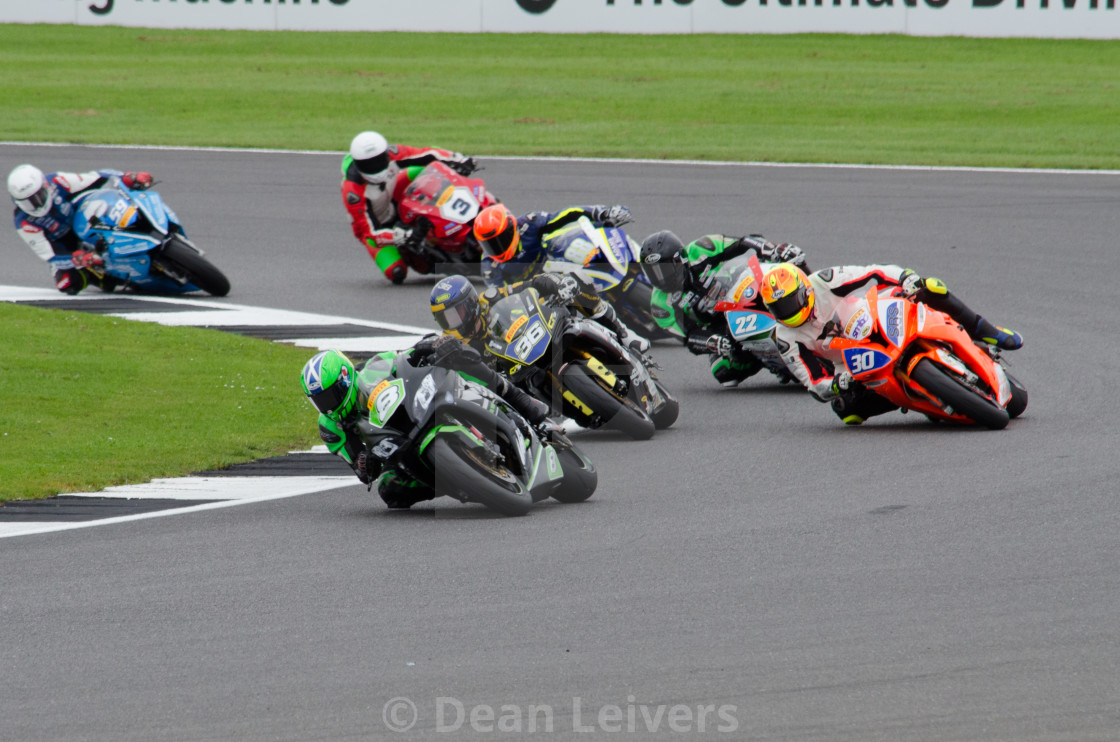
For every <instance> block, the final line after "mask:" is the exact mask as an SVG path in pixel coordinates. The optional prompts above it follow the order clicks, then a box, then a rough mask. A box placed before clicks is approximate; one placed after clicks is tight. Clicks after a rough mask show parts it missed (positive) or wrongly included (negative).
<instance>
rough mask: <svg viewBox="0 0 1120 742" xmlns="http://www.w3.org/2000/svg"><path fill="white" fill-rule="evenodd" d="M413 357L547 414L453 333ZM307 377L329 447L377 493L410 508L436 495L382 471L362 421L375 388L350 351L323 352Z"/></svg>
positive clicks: (540, 416)
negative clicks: (364, 380) (364, 381)
mask: <svg viewBox="0 0 1120 742" xmlns="http://www.w3.org/2000/svg"><path fill="white" fill-rule="evenodd" d="M375 357H379V358H382V359H386V360H392V359H393V358H395V357H396V354H395V353H391V352H386V353H381V354H380V355H379V356H375ZM407 360H408V362H409V363H411V364H412V365H414V366H418V365H421V364H425V363H426V364H428V365H432V366H439V367H441V368H446V369H448V370H452V371H457V372H459V373H462V374H463V375H465V376H469V377H471V378H472V379H473V380H476V381H478V382H480V383H482V384H483V385H485V386H486V387H487V388H489V389H490V390H492V391H494V392H495V393H497V394H498V395H500V396H501V397H503V398H504V399H505V400H506V401H507V402H509V404H510V405H511V406H512V407H513V408H514V409H515V410H517V412H519V413H520V414H521V416H522V417H524V418H525V419H526V420H528V421H529V423H531V424H533V425H540V424H541V423H543V422H544V421H545V419H546V418H547V415H548V405H546V404H544V403H543V402H539V401H537V400H536V399H533V398H532V397H530V396H529V395H528V394H525V393H524V392H522V391H521V390H520V389H518V388H517V387H515V386H513V385H512V384H510V383H509V381H507V380H506V379H505V377H503V376H500V375H499V374H496V373H494V371H493V370H492V369H490V368H489V367H488V366H487V365H486V364H485V363H483V362H482V357H481V355H479V353H478V351H476V350H474V349H473V348H471V347H469V346H467V345H465V344H464V343H461V342H459V341H458V340H456V339H455V338H453V337H450V336H447V335H443V336H439V335H435V334H434V333H433V334H432V335H429V336H428V337H425V338H424V339H422V340H420V342H418V343H417V344H416V345H414V346H413V347H412V348H411V349H410V352H409V354H408V357H407ZM301 380H302V383H303V392H304V394H306V395H307V397H308V399H310V400H311V403H312V404H313V405H314V406H315V408H316V409H317V410H318V411H319V437H320V438H322V440H323V442H324V443H326V445H327V449H328V450H329V451H330V452H331V453H333V454H335V455H336V456H339V457H340V458H341V459H342V460H343V461H345V462H346V463H347V464H349V465H350V468H351V469H353V470H354V474H355V475H356V476H357V477H358V479H359V480H361V482H362V483H363V484H366V485H368V486H370V487H372V486H373V484H374V483H375V482H376V484H377V492H378V494H379V495H381V499H382V500H384V501H385V504H386V505H388V506H389V507H390V508H394V509H397V508H400V509H407V508H410V507H412V506H413V505H415V504H416V503H418V502H421V501H423V500H431V499H433V498H434V497H435V493H434V492H433V491H432V490H431V488H429V487H426V486H424V485H422V484H421V483H419V482H417V481H415V480H414V479H411V478H408V477H407V476H405V475H404V474H402V473H401V472H398V471H397V470H395V469H389V470H386V471H381V460H380V459H378V458H377V457H376V456H374V455H372V454H371V453H369V451H367V450H366V448H365V445H364V444H363V443H362V440H361V437H360V435H359V433H358V421H359V420H360V419H361V418H362V417H363V416H365V415H366V414H367V413H366V409H367V405H368V402H369V391H370V390H369V389H364V388H362V387H361V385H360V384H358V375H357V373H356V370H355V367H354V363H353V362H352V361H351V360H350V359H349V358H348V357H347V356H346V355H345V354H344V353H342V352H341V351H338V350H325V351H322V352H321V353H317V354H316V355H315V356H313V357H312V358H311V359H310V360H309V361H308V362H307V363H306V364H304V367H303V371H302V373H301Z"/></svg>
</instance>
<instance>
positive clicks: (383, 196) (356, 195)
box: [342, 131, 476, 283]
mask: <svg viewBox="0 0 1120 742" xmlns="http://www.w3.org/2000/svg"><path fill="white" fill-rule="evenodd" d="M436 160H438V161H440V162H443V163H446V164H447V165H448V166H449V167H451V168H452V169H454V170H456V171H457V172H459V173H460V174H462V175H469V174H470V173H472V172H474V170H475V168H476V164H475V161H474V159H473V158H470V157H467V156H466V155H463V154H460V153H459V152H452V151H451V150H446V149H437V148H435V147H410V146H407V145H404V144H389V142H388V141H386V139H385V137H383V136H382V135H381V134H379V133H377V132H376V131H363V132H361V133H360V134H358V135H357V136H355V137H354V139H353V140H352V141H351V142H350V151H349V153H348V154H347V155H346V156H345V157H344V158H343V160H342V204H343V206H345V208H346V213H347V214H349V215H350V228H351V230H352V231H353V232H354V237H355V238H357V240H358V241H359V242H361V243H362V245H363V246H364V247H365V248H366V251H367V252H369V256H370V257H371V258H373V261H374V262H375V263H377V267H378V268H380V269H381V272H382V273H384V274H385V277H386V278H388V279H389V280H390V281H392V282H393V283H400V282H401V281H403V280H404V279H405V277H406V276H407V275H408V265H407V263H405V261H404V259H403V258H402V257H401V254H400V251H399V250H397V246H398V245H401V244H402V243H404V241H405V240H406V239H407V238H408V234H409V233H408V230H406V229H403V228H401V226H400V217H399V215H398V213H397V207H396V204H397V202H398V200H399V198H400V196H401V194H403V193H404V190H405V188H407V187H408V184H409V183H411V182H412V178H413V177H415V175H416V173H417V172H419V169H417V170H415V171H410V169H411V168H414V167H415V168H420V167H422V166H424V165H427V164H428V163H430V162H433V161H436Z"/></svg>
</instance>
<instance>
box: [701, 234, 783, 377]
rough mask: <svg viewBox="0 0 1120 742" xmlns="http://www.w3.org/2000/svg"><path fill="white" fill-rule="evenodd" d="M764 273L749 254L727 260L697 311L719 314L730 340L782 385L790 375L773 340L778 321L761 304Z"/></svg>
mask: <svg viewBox="0 0 1120 742" xmlns="http://www.w3.org/2000/svg"><path fill="white" fill-rule="evenodd" d="M769 265H770V264H769V263H768V264H767V266H769ZM764 273H765V269H764V268H763V265H762V264H761V263H759V261H758V258H757V257H756V256H755V255H754V254H751V253H748V254H747V255H746V256H745V257H743V256H740V257H739V258H733V259H732V260H729V261H727V262H726V263H724V264H723V265H722V266H720V270H719V271H718V272H717V273H716V275H715V277H714V280H713V281H712V285H711V287H709V289H708V293H707V294H706V295H705V296H704V297H703V298H701V300H700V304H699V305H698V309H699V310H700V311H704V310H706V309H707V307H712V311H714V312H716V313H719V314H722V315H723V316H724V319H725V320H726V322H727V331H728V334H729V335H730V336H731V339H732V341H733V342H734V343H736V344H737V345H738V346H739V348H740V349H741V350H744V351H746V352H748V353H750V354H751V355H752V356H754V357H755V358H757V359H758V360H759V362H760V363H761V364H762V365H763V366H764V367H765V368H766V369H767V370H768V371H770V373H772V374H774V376H776V377H777V378H778V380H779V381H780V382H781V383H783V384H788V383H789V382H790V381H793V375H792V374H790V372H789V370H788V369H787V368H786V364H785V361H783V360H782V354H781V351H779V350H778V345H777V343H776V342H775V340H774V328H775V327H776V326H777V324H778V321H777V320H775V319H774V315H773V314H771V313H770V310H769V309H767V308H766V305H765V304H763V303H762V296H761V294H760V293H759V287H760V286H761V285H762V276H763V275H764Z"/></svg>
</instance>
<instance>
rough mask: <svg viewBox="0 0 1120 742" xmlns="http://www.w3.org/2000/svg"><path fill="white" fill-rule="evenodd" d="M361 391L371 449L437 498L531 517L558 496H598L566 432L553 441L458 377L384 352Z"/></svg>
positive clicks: (362, 375) (364, 376) (367, 369)
mask: <svg viewBox="0 0 1120 742" xmlns="http://www.w3.org/2000/svg"><path fill="white" fill-rule="evenodd" d="M358 384H359V385H360V388H362V390H363V391H364V392H367V393H368V400H369V401H368V403H367V407H368V412H369V414H368V416H367V417H365V418H363V419H362V420H361V422H360V423H359V424H358V429H359V433H360V434H361V437H362V441H363V443H364V444H365V445H366V447H367V449H368V450H369V451H370V452H371V453H372V454H373V455H374V456H376V457H377V458H378V459H380V460H381V461H382V462H384V467H385V468H386V469H388V468H394V469H397V470H398V471H402V472H403V473H405V474H407V475H408V476H411V477H413V478H414V479H416V480H418V481H420V482H423V483H424V484H427V485H430V486H431V487H432V488H433V490H434V491H435V493H436V495H437V496H448V497H453V498H455V499H457V500H459V501H460V502H475V503H479V504H481V505H484V506H486V507H487V508H490V509H491V510H495V511H497V512H499V513H502V514H504V515H524V514H525V513H527V512H528V511H529V508H530V507H532V505H533V504H534V503H536V502H540V501H541V500H545V499H547V498H549V497H552V498H554V499H556V500H559V501H560V502H582V501H583V500H586V499H587V498H589V497H591V495H592V494H593V493H594V492H595V487H596V485H597V484H598V474H597V473H596V471H595V467H594V466H593V465H592V463H591V461H590V460H589V459H588V458H587V457H586V456H584V455H583V453H582V452H581V451H580V450H579V449H578V448H577V447H576V446H575V445H574V444H572V442H571V441H570V440H568V439H567V437H566V436H565V435H564V434H563V432H562V431H559V430H554V431H550V432H549V433H548V438H549V440H545V439H544V438H542V435H541V434H540V433H539V432H538V431H537V430H535V429H534V428H533V426H531V425H530V424H529V423H528V422H526V421H525V419H524V418H522V417H521V416H520V415H519V414H517V412H516V411H514V410H513V408H512V407H510V406H509V405H508V404H507V403H506V402H505V400H503V399H502V398H501V397H499V396H498V395H496V394H494V393H493V392H491V391H490V390H489V389H487V388H486V387H484V386H482V385H481V384H477V383H475V382H473V381H470V380H468V379H466V378H464V377H463V376H462V375H460V374H458V373H455V372H453V371H448V370H446V369H443V368H439V367H434V366H426V365H422V366H413V365H412V363H411V361H410V359H409V354H408V353H407V352H405V353H400V354H393V353H381V354H379V355H377V356H374V357H373V358H371V359H370V360H369V361H367V362H366V363H365V364H364V365H363V366H362V369H361V371H359V373H358Z"/></svg>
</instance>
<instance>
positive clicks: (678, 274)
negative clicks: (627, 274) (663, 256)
mask: <svg viewBox="0 0 1120 742" xmlns="http://www.w3.org/2000/svg"><path fill="white" fill-rule="evenodd" d="M642 270H643V271H645V274H646V278H648V279H649V282H650V283H652V284H653V285H654V286H656V287H657V288H659V289H661V290H662V291H667V292H669V293H670V294H671V293H673V292H674V291H680V290H681V289H682V288H684V266H683V265H682V264H681V263H678V262H677V261H675V260H670V261H664V262H662V261H660V260H659V261H658V262H656V263H642Z"/></svg>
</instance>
